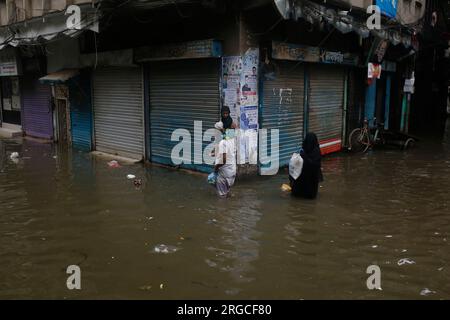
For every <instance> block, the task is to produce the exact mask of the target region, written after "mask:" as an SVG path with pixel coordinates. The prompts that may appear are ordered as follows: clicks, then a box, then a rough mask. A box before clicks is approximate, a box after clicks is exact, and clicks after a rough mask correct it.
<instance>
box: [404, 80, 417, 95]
mask: <svg viewBox="0 0 450 320" xmlns="http://www.w3.org/2000/svg"><path fill="white" fill-rule="evenodd" d="M414 83H415V79H414V78H411V79H405V86H404V87H403V92H405V93H414Z"/></svg>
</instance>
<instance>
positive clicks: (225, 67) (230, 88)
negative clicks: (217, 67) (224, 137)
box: [222, 56, 242, 123]
mask: <svg viewBox="0 0 450 320" xmlns="http://www.w3.org/2000/svg"><path fill="white" fill-rule="evenodd" d="M241 70H242V58H241V57H239V56H235V57H224V58H223V60H222V105H223V106H227V107H229V108H230V116H231V118H233V121H234V122H236V123H237V122H238V117H239V106H240V97H239V93H240V89H239V87H240V83H241Z"/></svg>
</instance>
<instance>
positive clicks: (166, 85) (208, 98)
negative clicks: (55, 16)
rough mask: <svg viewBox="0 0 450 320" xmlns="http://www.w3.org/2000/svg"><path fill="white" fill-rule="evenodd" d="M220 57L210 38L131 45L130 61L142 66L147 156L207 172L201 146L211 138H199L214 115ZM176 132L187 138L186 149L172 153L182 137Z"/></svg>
mask: <svg viewBox="0 0 450 320" xmlns="http://www.w3.org/2000/svg"><path fill="white" fill-rule="evenodd" d="M220 56H221V46H220V43H219V42H217V41H214V40H205V41H193V42H185V43H179V44H173V45H166V46H158V47H145V48H139V49H137V50H136V56H135V58H136V60H137V61H138V62H142V63H144V64H145V69H146V71H145V72H146V83H145V87H146V103H147V106H146V108H147V117H146V118H147V119H149V123H148V130H147V141H148V144H149V148H148V150H149V152H148V155H147V158H148V159H149V160H150V161H152V162H155V163H160V164H164V165H168V166H181V167H183V168H187V169H193V170H198V171H204V172H210V170H211V166H210V165H209V164H207V163H206V162H205V161H204V160H205V159H203V151H204V149H205V147H206V146H207V145H208V144H209V143H211V141H204V140H207V139H203V137H204V133H205V131H206V130H208V129H211V128H214V123H215V122H217V121H218V119H219V114H220V62H221V60H220V59H219V58H220ZM178 133H184V134H185V135H184V137H183V138H186V137H189V138H190V141H188V142H187V145H188V146H189V148H187V149H185V150H183V151H182V152H175V153H174V150H176V149H175V146H177V145H178V144H179V143H180V141H181V140H182V139H183V138H181V136H179V135H178ZM199 146H201V150H200V149H199ZM189 151H190V152H189Z"/></svg>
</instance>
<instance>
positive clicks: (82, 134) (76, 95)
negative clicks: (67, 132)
mask: <svg viewBox="0 0 450 320" xmlns="http://www.w3.org/2000/svg"><path fill="white" fill-rule="evenodd" d="M69 99H70V101H69V104H70V120H71V124H72V128H71V132H72V145H73V147H74V148H77V149H80V150H85V151H91V150H92V105H91V81H90V77H88V75H86V74H83V75H81V76H77V77H76V78H74V79H72V80H71V81H69Z"/></svg>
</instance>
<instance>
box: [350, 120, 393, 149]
mask: <svg viewBox="0 0 450 320" xmlns="http://www.w3.org/2000/svg"><path fill="white" fill-rule="evenodd" d="M374 123H375V127H373V128H370V127H369V121H368V120H367V119H364V123H363V126H362V127H361V128H356V129H354V130H353V131H352V132H351V133H350V136H349V138H348V141H349V147H348V150H349V151H355V152H359V151H362V152H367V151H368V150H369V149H370V148H372V147H373V146H374V145H376V144H386V140H385V138H384V134H383V132H384V123H377V119H376V118H374ZM372 132H373V134H372Z"/></svg>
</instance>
